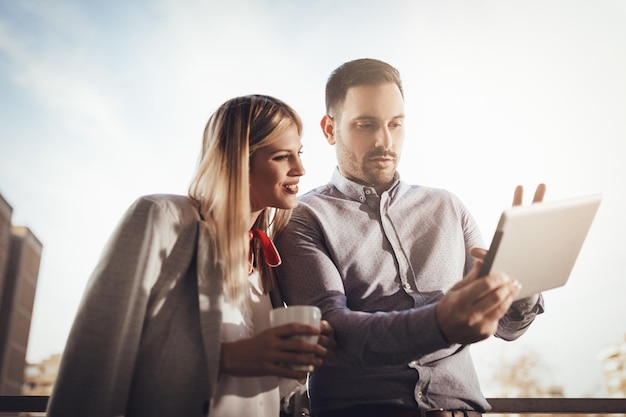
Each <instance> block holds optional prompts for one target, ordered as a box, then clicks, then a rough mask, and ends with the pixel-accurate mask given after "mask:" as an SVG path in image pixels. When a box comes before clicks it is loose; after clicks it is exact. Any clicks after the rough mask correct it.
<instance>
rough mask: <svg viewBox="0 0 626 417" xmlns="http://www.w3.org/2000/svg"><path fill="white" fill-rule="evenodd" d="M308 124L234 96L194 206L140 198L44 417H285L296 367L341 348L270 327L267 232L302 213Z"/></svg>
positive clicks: (100, 274)
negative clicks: (283, 405) (283, 401)
mask: <svg viewBox="0 0 626 417" xmlns="http://www.w3.org/2000/svg"><path fill="white" fill-rule="evenodd" d="M301 132H302V122H301V120H300V118H299V116H298V115H297V114H296V112H295V111H294V110H293V109H291V108H290V107H289V106H288V105H286V104H285V103H283V102H282V101H280V100H277V99H275V98H272V97H268V96H260V95H253V96H245V97H238V98H235V99H232V100H229V101H227V102H226V103H224V104H223V105H222V106H221V107H220V108H219V109H218V110H217V111H216V112H215V113H214V114H213V115H212V116H211V118H210V119H209V122H208V124H207V127H206V129H205V132H204V142H203V147H202V153H201V157H200V161H199V165H198V170H197V174H196V176H195V178H194V179H193V181H192V184H191V186H190V189H189V197H184V196H171V195H153V196H146V197H142V198H140V199H138V200H137V201H136V202H135V203H134V204H133V205H132V206H131V207H130V209H129V210H128V212H127V213H126V215H125V216H124V218H123V219H122V221H121V223H120V224H119V225H118V227H117V230H116V231H115V233H114V234H113V236H112V238H111V240H110V242H109V244H108V245H107V248H106V249H105V252H104V254H103V256H102V259H101V260H100V262H99V263H98V265H97V267H96V269H95V271H94V273H93V275H92V277H91V278H90V281H89V284H88V286H87V289H86V292H85V295H84V297H83V300H82V303H81V306H80V308H79V311H78V314H77V317H76V320H75V322H74V325H73V328H72V331H71V334H70V337H69V339H68V342H67V346H66V349H65V352H64V355H63V359H62V362H61V369H60V371H59V375H58V379H57V381H56V383H55V387H54V390H53V393H52V396H51V398H50V404H49V407H48V412H47V415H48V416H49V417H57V416H90V417H94V416H107V417H109V416H142V417H143V416H203V415H211V416H224V415H232V416H239V415H255V416H277V415H278V413H279V411H278V410H279V401H280V396H279V388H278V383H279V377H282V378H289V379H291V380H292V382H293V381H294V380H303V379H305V378H306V372H303V371H296V370H293V369H290V368H289V365H290V364H302V365H308V366H309V367H315V366H320V365H322V364H323V363H324V361H325V359H326V358H327V357H328V356H329V355H330V353H332V351H333V349H334V339H333V337H332V329H330V327H329V326H328V324H327V323H325V322H323V324H322V334H321V335H320V338H319V344H310V343H307V342H305V341H303V340H299V339H292V338H290V337H291V336H294V335H304V334H319V333H320V329H316V328H313V327H310V326H305V325H300V324H289V325H285V326H281V327H276V328H273V329H269V328H268V326H269V324H268V321H269V318H268V315H269V310H270V309H271V303H270V298H269V293H270V292H271V291H272V289H273V287H274V285H275V284H274V276H273V272H272V270H271V268H270V267H271V266H275V265H276V264H278V263H280V257H279V255H278V254H277V253H276V252H275V249H274V246H273V243H272V242H271V240H269V238H267V236H266V235H265V233H269V234H270V235H273V234H275V233H277V232H278V231H279V230H280V229H281V228H282V227H283V226H284V224H285V223H286V222H287V221H288V219H289V215H290V212H291V209H292V208H294V207H295V206H296V204H297V200H296V193H297V192H298V181H299V178H300V176H302V175H303V174H304V168H303V166H302V161H301V160H300V149H301V143H300V136H301Z"/></svg>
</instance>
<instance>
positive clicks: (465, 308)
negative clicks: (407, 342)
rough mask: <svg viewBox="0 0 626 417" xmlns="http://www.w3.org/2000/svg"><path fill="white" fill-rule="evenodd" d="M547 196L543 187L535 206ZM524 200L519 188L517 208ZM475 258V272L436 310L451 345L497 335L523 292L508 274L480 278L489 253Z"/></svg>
mask: <svg viewBox="0 0 626 417" xmlns="http://www.w3.org/2000/svg"><path fill="white" fill-rule="evenodd" d="M545 193H546V186H545V184H539V185H538V186H537V189H536V190H535V195H534V197H533V204H534V203H540V202H542V201H543V197H544V195H545ZM523 197H524V189H523V187H522V186H521V185H519V186H517V187H516V188H515V192H514V195H513V205H514V206H519V205H521V204H522V201H523ZM471 255H472V256H473V257H475V258H476V262H475V263H474V266H473V268H472V270H471V271H470V272H469V273H468V274H467V275H466V276H465V277H464V278H463V280H461V281H460V282H458V283H457V284H456V285H454V286H453V287H452V288H451V289H450V290H449V291H448V292H447V293H446V294H445V295H444V296H443V297H442V299H441V300H440V301H439V303H438V304H437V308H436V315H437V324H438V325H439V329H440V330H441V333H442V334H443V336H444V337H445V338H446V340H447V341H448V342H450V343H460V344H468V343H474V342H478V341H480V340H483V339H486V338H488V337H490V336H492V335H493V334H495V332H496V330H497V329H498V321H499V320H500V319H501V318H502V317H503V316H504V315H505V314H506V312H507V311H508V309H509V307H511V304H512V303H513V300H515V297H516V296H517V294H518V293H519V290H520V289H521V286H520V284H519V282H517V280H514V279H512V278H510V277H508V276H507V275H505V274H489V275H487V276H485V277H482V278H478V272H479V271H480V267H481V266H482V261H483V259H484V258H485V256H486V255H487V251H486V250H485V249H481V248H472V249H471Z"/></svg>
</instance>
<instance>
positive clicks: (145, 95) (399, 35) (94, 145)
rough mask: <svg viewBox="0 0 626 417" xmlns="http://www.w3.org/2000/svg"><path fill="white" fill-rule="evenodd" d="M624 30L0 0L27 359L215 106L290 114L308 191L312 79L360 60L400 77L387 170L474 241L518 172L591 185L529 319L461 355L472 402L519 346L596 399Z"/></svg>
mask: <svg viewBox="0 0 626 417" xmlns="http://www.w3.org/2000/svg"><path fill="white" fill-rule="evenodd" d="M625 21H626V2H624V1H622V0H594V1H591V0H586V1H584V0H527V1H513V0H493V1H487V0H475V1H471V2H468V1H464V0H426V1H425V0H404V1H400V0H387V1H384V2H383V1H371V0H349V1H342V2H334V1H331V0H318V1H313V0H311V1H304V0H301V1H299V0H262V1H251V0H231V1H228V2H224V1H206V0H204V1H202V0H186V1H178V0H154V1H147V0H139V1H134V2H127V1H120V0H112V1H108V2H91V1H80V0H56V1H55V2H47V1H42V0H12V1H7V0H4V1H3V0H0V193H1V194H2V195H3V197H4V198H5V199H6V200H7V201H8V202H9V204H10V205H11V206H12V207H13V218H12V221H13V224H16V225H24V226H28V227H29V228H30V229H31V230H32V231H33V233H34V234H35V235H36V236H37V237H38V238H39V240H40V241H41V242H42V243H43V246H44V249H43V255H42V260H41V266H40V271H39V282H38V288H37V295H36V300H35V308H34V311H33V317H32V325H31V333H30V342H29V347H28V352H27V359H28V360H29V361H31V362H36V361H40V360H42V359H44V358H46V357H48V356H49V355H51V354H53V353H57V352H61V351H62V350H63V347H64V345H65V341H66V338H67V334H68V332H69V328H70V326H71V323H72V321H73V318H74V315H75V313H76V310H77V308H78V304H79V302H80V298H81V296H82V292H83V290H84V288H85V285H86V282H87V279H88V278H89V275H90V274H91V271H92V269H93V268H94V266H95V263H96V261H97V259H98V257H99V255H100V252H101V250H102V248H103V246H104V244H105V242H106V241H107V239H108V237H109V235H110V233H111V232H112V230H113V228H114V227H115V225H116V224H117V221H118V220H119V218H120V217H121V216H122V214H123V213H124V211H125V209H126V208H127V207H128V206H129V205H130V204H131V203H132V202H133V201H134V200H135V199H136V198H137V197H139V196H141V195H145V194H153V193H175V194H185V193H186V191H187V187H188V184H189V182H190V180H191V177H192V174H193V172H194V169H195V166H196V161H197V156H198V152H199V150H200V143H201V136H202V130H203V129H204V125H205V123H206V121H207V119H208V117H209V115H210V114H211V113H212V112H213V111H214V110H215V109H216V108H217V106H219V105H220V104H221V103H222V102H224V101H225V100H227V99H229V98H231V97H234V96H237V95H242V94H252V93H260V94H269V95H274V96H276V97H278V98H281V99H282V100H284V101H286V102H287V103H289V104H290V105H292V106H293V107H294V108H295V109H296V110H297V111H298V112H299V113H300V115H301V116H302V118H303V121H304V133H303V144H304V149H303V151H304V154H303V160H304V164H305V167H306V169H307V174H306V175H305V176H304V177H303V178H302V180H301V183H300V190H301V193H303V192H305V191H307V190H309V189H311V188H312V187H314V186H317V185H321V184H323V183H326V182H327V181H328V180H329V178H330V175H331V172H332V170H333V169H334V166H335V159H334V150H333V149H332V148H331V147H330V146H329V145H328V144H327V143H326V141H325V140H324V139H323V136H322V134H321V130H320V129H319V121H320V119H321V117H322V115H323V113H324V93H323V92H324V84H325V81H326V79H327V77H328V75H329V74H330V72H331V71H332V70H333V69H334V68H336V67H337V66H338V65H340V64H341V63H343V62H345V61H348V60H351V59H355V58H362V57H371V58H378V59H382V60H385V61H387V62H389V63H391V64H392V65H394V66H395V67H396V68H398V69H399V70H400V72H401V74H402V78H403V82H404V89H405V98H406V108H405V109H406V116H407V120H406V140H405V144H404V150H403V153H402V160H401V163H400V167H399V170H400V173H401V176H402V178H403V179H404V180H406V181H407V182H409V183H414V184H421V185H427V186H432V187H439V188H445V189H448V190H450V191H452V192H453V193H455V194H456V195H458V196H459V197H460V198H461V199H462V200H463V201H464V203H465V204H466V205H467V206H468V208H469V209H470V211H471V212H472V213H473V215H474V217H475V218H476V220H477V222H478V224H479V226H480V228H481V230H482V232H483V235H484V238H485V241H487V242H488V241H489V240H490V238H491V236H492V234H493V232H494V230H495V226H496V224H497V220H498V217H499V215H500V213H501V211H502V210H504V209H505V208H507V207H508V206H509V205H510V203H511V200H512V195H513V189H514V187H515V186H516V185H517V184H521V185H523V186H524V187H525V188H526V189H527V190H532V189H534V187H535V185H536V184H537V183H539V182H545V183H546V184H547V186H548V191H547V194H546V198H545V199H546V201H551V200H560V199H564V198H569V197H575V196H579V195H586V194H595V193H601V194H602V196H603V201H602V204H601V206H600V209H599V211H598V213H597V216H596V219H595V220H594V223H593V225H592V228H591V230H590V232H589V235H588V236H587V239H586V241H585V244H584V245H583V248H582V250H581V253H580V255H579V257H578V260H577V262H576V265H575V267H574V270H573V271H572V274H571V276H570V280H569V282H568V284H567V285H566V286H565V287H562V288H558V289H554V290H551V291H548V292H546V293H545V294H544V296H545V299H546V312H545V313H544V314H543V315H541V316H540V317H538V318H537V320H536V321H535V323H534V324H533V325H532V326H531V328H530V329H529V330H528V332H527V333H526V334H525V335H524V336H523V337H522V338H520V339H519V340H517V341H515V342H511V343H509V342H504V341H501V340H497V339H494V338H492V339H489V340H487V341H483V342H480V343H478V344H476V345H474V346H473V347H472V352H473V355H474V358H475V362H476V368H477V371H478V373H479V377H480V378H481V384H482V386H483V391H484V392H485V394H486V395H487V396H495V395H497V387H496V386H495V385H494V383H493V376H494V375H495V374H496V373H497V372H498V370H499V369H501V368H502V367H503V366H506V363H510V362H511V361H514V360H515V358H517V357H519V356H521V355H533V356H534V357H536V358H537V360H538V362H539V363H540V368H539V369H538V376H539V378H540V379H541V381H542V383H545V384H546V385H549V386H552V385H554V386H560V387H563V388H564V390H565V394H566V395H567V396H569V397H593V396H602V395H603V394H604V392H603V382H602V379H601V367H602V363H601V360H600V357H601V352H602V351H603V350H605V349H607V348H610V347H611V346H614V345H616V344H618V343H621V342H622V341H624V340H625V337H626V303H624V301H623V298H624V294H625V293H626V277H625V276H624V272H623V270H622V265H621V260H623V259H624V257H625V255H626V251H625V249H624V248H625V245H624V243H623V241H624V236H626V218H625V216H623V213H624V212H626V197H624V195H623V189H624V182H625V181H626V163H624V162H625V161H624V159H625V157H626V152H625V142H626V25H624V22H625ZM527 194H531V192H529V191H527ZM529 197H530V196H529V195H527V198H529Z"/></svg>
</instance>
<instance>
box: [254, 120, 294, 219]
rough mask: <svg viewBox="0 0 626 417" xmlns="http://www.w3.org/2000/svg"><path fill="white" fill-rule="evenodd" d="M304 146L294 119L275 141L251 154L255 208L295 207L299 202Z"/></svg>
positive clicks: (256, 209)
mask: <svg viewBox="0 0 626 417" xmlns="http://www.w3.org/2000/svg"><path fill="white" fill-rule="evenodd" d="M301 149H302V143H301V141H300V135H299V134H298V128H297V127H296V125H295V124H293V123H292V124H291V125H290V126H289V128H288V129H287V130H285V132H283V133H282V134H281V135H280V136H279V137H278V138H277V139H276V140H275V141H274V142H272V143H271V144H270V145H268V146H265V147H262V148H259V149H258V150H257V151H256V152H255V153H254V154H253V155H252V159H251V161H250V205H251V210H252V211H253V212H255V211H259V210H263V209H264V208H266V207H275V208H280V209H292V208H294V207H295V206H296V205H297V204H298V201H297V198H296V194H298V182H299V181H300V177H301V176H302V175H304V166H303V165H302V160H301V159H300V150H301Z"/></svg>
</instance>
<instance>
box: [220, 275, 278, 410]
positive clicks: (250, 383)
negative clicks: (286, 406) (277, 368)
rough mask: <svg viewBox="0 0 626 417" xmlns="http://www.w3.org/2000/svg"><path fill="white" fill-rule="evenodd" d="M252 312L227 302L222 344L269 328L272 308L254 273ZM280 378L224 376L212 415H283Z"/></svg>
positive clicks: (252, 281)
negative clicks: (281, 413) (280, 410)
mask: <svg viewBox="0 0 626 417" xmlns="http://www.w3.org/2000/svg"><path fill="white" fill-rule="evenodd" d="M248 282H249V290H250V292H249V296H250V299H249V301H250V303H249V305H250V308H249V310H248V311H241V309H240V308H239V307H238V306H235V305H232V304H231V303H229V301H228V300H225V303H224V307H223V309H222V314H223V322H222V342H234V341H237V340H241V339H245V338H248V337H251V336H254V335H255V334H258V333H260V332H262V331H263V330H265V329H267V328H268V327H269V311H270V310H271V308H272V304H271V301H270V298H269V295H267V294H263V291H262V287H261V283H260V275H259V273H258V271H256V270H255V271H253V272H252V273H251V274H250V276H249V278H248ZM278 383H279V378H278V377H276V376H261V377H239V376H232V375H221V376H220V377H219V379H218V382H217V387H216V389H215V394H214V396H213V405H212V408H211V412H210V415H211V416H212V417H213V416H219V417H227V416H233V417H240V416H259V417H264V416H267V417H276V416H278V415H279V407H280V394H279V387H278Z"/></svg>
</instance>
